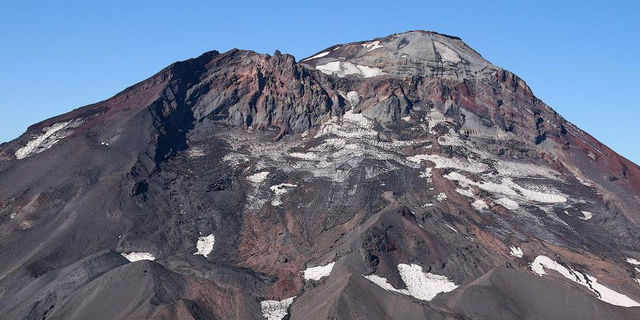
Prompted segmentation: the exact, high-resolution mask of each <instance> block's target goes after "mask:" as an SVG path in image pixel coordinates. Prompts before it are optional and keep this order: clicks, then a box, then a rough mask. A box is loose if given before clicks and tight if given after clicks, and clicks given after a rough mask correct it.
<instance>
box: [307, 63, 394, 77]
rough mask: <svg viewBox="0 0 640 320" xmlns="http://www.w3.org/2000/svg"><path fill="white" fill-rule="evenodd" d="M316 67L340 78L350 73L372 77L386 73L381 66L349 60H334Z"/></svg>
mask: <svg viewBox="0 0 640 320" xmlns="http://www.w3.org/2000/svg"><path fill="white" fill-rule="evenodd" d="M316 69H317V70H319V71H320V72H322V73H324V74H328V75H336V76H338V77H339V78H343V77H345V76H349V75H354V76H358V77H363V78H372V77H377V76H381V75H383V74H385V73H384V72H382V70H380V69H379V68H376V67H369V66H363V65H359V64H353V63H351V62H348V61H344V62H343V61H333V62H329V63H327V64H323V65H319V66H316Z"/></svg>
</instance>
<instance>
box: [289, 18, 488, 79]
mask: <svg viewBox="0 0 640 320" xmlns="http://www.w3.org/2000/svg"><path fill="white" fill-rule="evenodd" d="M301 63H302V64H304V65H307V66H310V67H312V68H315V69H317V70H319V71H321V72H323V73H326V74H329V75H336V76H338V77H345V76H349V75H353V76H358V77H364V78H370V77H375V76H381V75H390V76H402V77H405V76H414V75H417V76H429V75H442V76H454V77H466V76H474V75H476V74H477V73H479V72H481V71H484V70H486V69H496V67H494V66H493V65H492V64H491V63H490V62H488V61H487V60H485V59H484V58H483V57H482V56H481V55H480V54H479V53H477V52H476V51H475V50H473V49H472V48H471V47H469V46H468V45H466V44H465V43H464V42H463V41H462V40H461V39H460V38H458V37H454V36H449V35H444V34H440V33H437V32H432V31H424V30H413V31H407V32H403V33H397V34H392V35H389V36H386V37H382V38H375V39H372V40H368V41H359V42H352V43H347V44H340V45H334V46H331V47H329V48H327V49H324V50H322V51H320V52H318V53H316V54H314V55H312V56H310V57H308V58H305V59H303V60H301Z"/></svg>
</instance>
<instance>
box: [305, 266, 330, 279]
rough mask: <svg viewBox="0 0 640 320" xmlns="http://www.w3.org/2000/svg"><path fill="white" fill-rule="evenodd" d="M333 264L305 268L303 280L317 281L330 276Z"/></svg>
mask: <svg viewBox="0 0 640 320" xmlns="http://www.w3.org/2000/svg"><path fill="white" fill-rule="evenodd" d="M334 264H335V262H331V263H329V264H327V265H324V266H317V267H313V268H307V270H305V271H304V279H305V280H315V281H318V280H320V279H322V278H324V277H326V276H328V275H330V274H331V270H332V269H333V265H334Z"/></svg>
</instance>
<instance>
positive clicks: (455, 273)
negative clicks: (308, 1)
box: [0, 31, 640, 320]
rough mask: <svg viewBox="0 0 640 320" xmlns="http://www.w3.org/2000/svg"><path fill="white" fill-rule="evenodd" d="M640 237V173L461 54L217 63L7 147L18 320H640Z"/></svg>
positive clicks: (438, 50)
mask: <svg viewBox="0 0 640 320" xmlns="http://www.w3.org/2000/svg"><path fill="white" fill-rule="evenodd" d="M639 226H640V167H638V166H637V165H635V164H634V163H632V162H630V161H628V160H626V159H624V158H623V157H621V156H619V155H617V154H616V153H615V152H613V151H612V150H611V149H609V148H607V147H606V146H604V145H603V144H602V143H600V142H598V141H597V140H595V139H594V138H593V137H591V136H590V135H588V134H587V133H585V132H583V131H582V130H580V129H579V128H577V127H576V126H574V125H573V124H571V123H569V122H567V121H566V120H565V119H563V118H562V117H561V116H560V115H558V114H557V113H556V112H555V111H553V110H552V109H551V108H550V107H549V106H547V105H545V104H544V103H543V102H542V101H540V100H539V99H537V98H536V97H535V96H534V95H533V93H532V91H531V89H530V88H529V87H528V86H527V85H526V83H525V82H524V81H523V80H522V79H520V78H518V77H517V76H516V75H514V74H512V73H510V72H509V71H506V70H504V69H501V68H500V67H497V66H495V65H493V64H491V63H490V62H488V61H486V60H485V59H484V58H482V56H480V54H478V53H477V52H475V51H474V50H473V49H471V48H470V47H468V46H467V45H466V44H465V43H464V42H462V41H461V40H460V39H459V38H455V37H451V36H447V35H442V34H438V33H433V32H425V31H411V32H406V33H401V34H395V35H391V36H388V37H384V38H378V39H374V40H371V41H365V42H356V43H348V44H340V45H336V46H333V47H330V48H327V49H325V50H323V51H320V52H319V53H317V54H315V55H313V56H311V57H309V58H306V59H303V60H301V61H300V62H296V61H295V59H294V57H292V56H290V55H286V54H281V53H280V52H276V53H275V54H274V55H273V56H269V55H263V54H257V53H255V52H250V51H241V50H231V51H229V52H226V53H219V52H216V51H212V52H208V53H205V54H203V55H202V56H200V57H197V58H194V59H190V60H187V61H183V62H177V63H175V64H173V65H171V66H169V67H167V68H166V69H164V70H162V71H161V72H159V73H158V74H156V75H155V76H153V77H151V78H149V79H147V80H145V81H143V82H140V83H138V84H136V85H134V86H132V87H130V88H128V89H126V90H125V91H123V92H121V93H119V94H117V95H116V96H114V97H113V98H111V99H109V100H106V101H103V102H99V103H96V104H93V105H89V106H86V107H83V108H80V109H77V110H74V111H72V112H69V113H67V114H64V115H61V116H58V117H55V118H51V119H49V120H46V121H43V122H41V123H38V124H35V125H33V126H31V127H30V128H29V129H28V130H27V132H26V133H25V134H23V135H22V136H20V137H19V138H17V139H16V140H13V141H11V142H8V143H5V144H3V145H2V146H1V147H0V314H2V315H3V316H2V317H5V318H7V319H23V318H24V319H141V318H162V319H167V318H174V319H269V320H271V319H284V318H286V317H290V318H291V319H390V318H391V319H427V318H428V319H633V318H640V232H639V230H640V229H639ZM139 260H144V261H139ZM149 260H151V261H149ZM136 261H137V262H136Z"/></svg>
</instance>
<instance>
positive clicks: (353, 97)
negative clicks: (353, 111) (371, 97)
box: [347, 91, 362, 107]
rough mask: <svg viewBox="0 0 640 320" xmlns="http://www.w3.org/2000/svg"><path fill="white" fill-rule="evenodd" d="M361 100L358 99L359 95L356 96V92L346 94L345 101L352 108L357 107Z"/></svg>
mask: <svg viewBox="0 0 640 320" xmlns="http://www.w3.org/2000/svg"><path fill="white" fill-rule="evenodd" d="M361 100H362V99H361V98H360V94H358V92H357V91H349V92H347V101H348V102H349V104H350V105H351V106H352V107H356V106H357V105H359V104H360V101H361Z"/></svg>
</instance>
